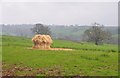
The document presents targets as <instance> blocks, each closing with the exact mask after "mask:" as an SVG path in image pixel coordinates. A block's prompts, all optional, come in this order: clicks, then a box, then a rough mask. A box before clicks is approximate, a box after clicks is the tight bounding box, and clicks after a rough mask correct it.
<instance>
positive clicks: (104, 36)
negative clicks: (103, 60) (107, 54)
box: [84, 23, 111, 45]
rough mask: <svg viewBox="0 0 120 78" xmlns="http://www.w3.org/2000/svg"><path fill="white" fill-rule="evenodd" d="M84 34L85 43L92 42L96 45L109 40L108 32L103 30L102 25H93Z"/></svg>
mask: <svg viewBox="0 0 120 78" xmlns="http://www.w3.org/2000/svg"><path fill="white" fill-rule="evenodd" d="M84 34H85V35H86V36H87V41H92V42H94V43H95V44H96V45H98V44H101V43H103V42H104V41H105V40H109V39H110V38H111V33H110V32H109V31H105V30H103V25H100V24H98V23H94V24H93V26H92V27H91V28H89V29H87V30H86V31H85V32H84Z"/></svg>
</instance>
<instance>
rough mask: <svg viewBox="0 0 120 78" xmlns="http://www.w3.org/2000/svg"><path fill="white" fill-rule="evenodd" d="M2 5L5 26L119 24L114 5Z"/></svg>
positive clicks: (68, 3) (25, 3) (102, 3)
mask: <svg viewBox="0 0 120 78" xmlns="http://www.w3.org/2000/svg"><path fill="white" fill-rule="evenodd" d="M18 1H19V0H18ZM1 6H2V8H1V13H2V14H1V16H2V19H1V21H0V23H4V24H23V23H27V24H30V23H31V24H33V23H34V24H35V23H43V24H66V25H70V24H80V25H90V24H91V23H94V22H98V23H100V24H103V25H107V26H117V25H118V3H117V2H3V3H2V5H1Z"/></svg>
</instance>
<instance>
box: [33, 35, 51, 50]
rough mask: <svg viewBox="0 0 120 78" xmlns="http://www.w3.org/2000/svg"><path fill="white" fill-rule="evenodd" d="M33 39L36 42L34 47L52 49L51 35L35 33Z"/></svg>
mask: <svg viewBox="0 0 120 78" xmlns="http://www.w3.org/2000/svg"><path fill="white" fill-rule="evenodd" d="M32 41H33V43H34V45H33V48H38V49H50V46H51V44H52V38H51V37H50V36H49V35H40V34H38V35H35V36H34V37H33V38H32Z"/></svg>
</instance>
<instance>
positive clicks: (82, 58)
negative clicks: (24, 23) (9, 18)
mask: <svg viewBox="0 0 120 78" xmlns="http://www.w3.org/2000/svg"><path fill="white" fill-rule="evenodd" d="M53 42H54V43H53V45H52V47H60V48H72V49H74V50H73V51H43V50H30V49H27V48H28V47H31V46H32V41H31V39H27V38H22V37H13V36H3V37H2V61H3V63H5V66H4V67H3V70H9V69H10V68H11V67H12V65H14V64H15V65H16V66H19V67H25V66H27V67H30V68H33V70H32V71H30V72H29V71H26V72H25V71H20V70H19V71H16V72H15V73H14V74H15V75H21V74H23V75H26V74H31V73H34V72H36V69H39V68H40V69H41V70H42V73H41V72H38V73H37V74H35V75H36V76H58V75H60V76H75V75H85V76H117V75H118V46H117V45H110V44H104V45H98V46H96V45H94V44H92V43H86V42H83V43H75V42H71V41H65V40H54V41H53Z"/></svg>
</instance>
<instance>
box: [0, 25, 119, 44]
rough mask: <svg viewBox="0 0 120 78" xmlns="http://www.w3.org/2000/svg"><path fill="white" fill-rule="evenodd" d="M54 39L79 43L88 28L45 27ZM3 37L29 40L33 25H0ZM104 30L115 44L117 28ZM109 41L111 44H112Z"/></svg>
mask: <svg viewBox="0 0 120 78" xmlns="http://www.w3.org/2000/svg"><path fill="white" fill-rule="evenodd" d="M47 26H48V27H49V28H50V30H51V32H52V37H53V38H54V39H64V40H71V41H77V42H78V41H81V40H82V39H83V34H84V31H85V30H87V29H88V28H90V26H64V25H47ZM0 27H1V28H2V34H3V35H11V36H23V37H28V38H31V37H32V36H33V35H34V34H33V32H32V31H31V28H33V27H34V24H21V25H0ZM104 30H107V31H110V32H111V33H112V36H113V38H114V40H112V41H113V43H117V35H118V28H117V27H107V26H106V27H104ZM112 41H111V42H112Z"/></svg>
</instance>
